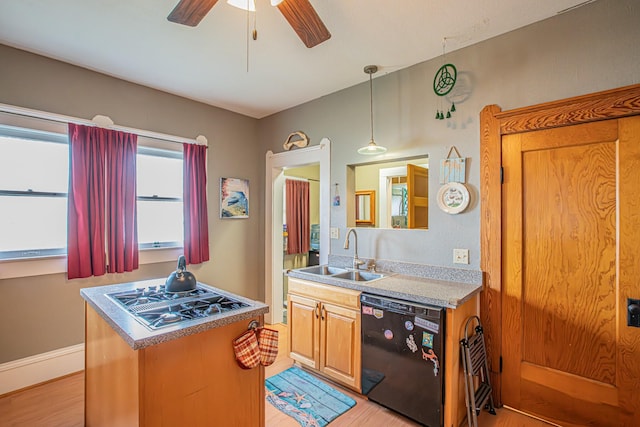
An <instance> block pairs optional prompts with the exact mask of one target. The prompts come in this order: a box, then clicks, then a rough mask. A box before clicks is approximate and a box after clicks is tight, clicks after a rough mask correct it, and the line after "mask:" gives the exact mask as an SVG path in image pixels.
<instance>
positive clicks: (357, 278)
mask: <svg viewBox="0 0 640 427" xmlns="http://www.w3.org/2000/svg"><path fill="white" fill-rule="evenodd" d="M332 277H334V278H336V279H346V280H351V281H354V282H369V281H371V280H376V279H381V278H383V277H384V274H380V273H372V272H369V271H345V272H344V273H340V274H334V275H333V276H332Z"/></svg>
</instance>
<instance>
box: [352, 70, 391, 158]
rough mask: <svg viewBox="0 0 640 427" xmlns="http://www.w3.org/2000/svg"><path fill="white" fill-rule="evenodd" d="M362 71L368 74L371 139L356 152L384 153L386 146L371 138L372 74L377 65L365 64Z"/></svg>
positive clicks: (375, 71) (365, 153) (368, 153)
mask: <svg viewBox="0 0 640 427" xmlns="http://www.w3.org/2000/svg"><path fill="white" fill-rule="evenodd" d="M364 72H365V73H367V74H369V106H370V110H369V111H370V113H371V141H369V144H367V145H365V146H364V147H361V148H358V154H364V155H368V156H372V155H375V154H382V153H386V152H387V149H386V147H383V146H382V145H378V144H376V141H375V140H374V139H373V74H374V73H377V72H378V66H377V65H367V66H366V67H364Z"/></svg>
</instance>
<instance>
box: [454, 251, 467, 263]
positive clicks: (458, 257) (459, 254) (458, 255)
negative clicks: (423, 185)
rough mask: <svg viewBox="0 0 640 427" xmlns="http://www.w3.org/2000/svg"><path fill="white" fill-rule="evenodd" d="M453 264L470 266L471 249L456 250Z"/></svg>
mask: <svg viewBox="0 0 640 427" xmlns="http://www.w3.org/2000/svg"><path fill="white" fill-rule="evenodd" d="M453 263H454V264H469V249H454V250H453Z"/></svg>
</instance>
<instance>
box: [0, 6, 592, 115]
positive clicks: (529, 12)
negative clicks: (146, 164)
mask: <svg viewBox="0 0 640 427" xmlns="http://www.w3.org/2000/svg"><path fill="white" fill-rule="evenodd" d="M256 2H257V19H256V28H257V30H258V40H257V41H253V40H249V41H248V47H247V36H246V35H247V13H246V12H245V11H242V10H240V9H237V8H235V7H232V6H230V5H228V4H227V3H226V0H219V1H218V3H217V4H216V5H215V6H214V8H213V9H212V10H211V11H210V12H209V14H208V15H207V16H206V17H205V18H204V19H203V20H202V22H200V24H199V25H198V26H197V27H195V28H192V27H187V26H183V25H178V24H174V23H171V22H169V21H167V19H166V17H167V15H168V14H169V12H171V10H172V9H173V7H174V6H175V5H176V4H177V3H178V0H56V1H52V0H0V43H2V44H6V45H9V46H13V47H17V48H20V49H24V50H27V51H30V52H35V53H38V54H41V55H44V56H48V57H51V58H55V59H59V60H61V61H65V62H68V63H71V64H75V65H79V66H81V67H85V68H88V69H91V70H95V71H99V72H102V73H105V74H108V75H111V76H115V77H118V78H121V79H125V80H129V81H132V82H135V83H139V84H142V85H145V86H149V87H152V88H156V89H159V90H162V91H165V92H169V93H173V94H176V95H180V96H183V97H186V98H190V99H193V100H197V101H201V102H203V103H206V104H210V105H214V106H218V107H222V108H225V109H228V110H231V111H235V112H238V113H242V114H245V115H248V116H251V117H255V118H262V117H265V116H267V115H270V114H273V113H276V112H278V111H282V110H285V109H287V108H290V107H293V106H296V105H299V104H302V103H304V102H307V101H310V100H313V99H316V98H319V97H322V96H324V95H327V94H329V93H332V92H335V91H338V90H341V89H344V88H347V87H350V86H353V85H355V84H358V83H361V82H363V81H365V80H367V79H368V75H367V74H365V73H364V71H363V69H364V67H365V66H366V65H369V64H376V65H378V66H379V67H380V71H379V72H378V75H381V74H384V73H388V72H392V71H396V70H399V69H401V68H405V67H409V66H411V65H414V64H416V63H419V62H422V61H425V60H428V59H431V58H434V57H436V56H439V55H441V54H442V48H443V38H446V51H447V52H450V51H453V50H457V49H459V48H462V47H465V46H468V45H471V44H474V43H477V42H479V41H481V40H485V39H488V38H490V37H494V36H497V35H499V34H503V33H505V32H508V31H511V30H514V29H516V28H519V27H522V26H525V25H528V24H531V23H533V22H536V21H539V20H542V19H545V18H548V17H551V16H554V15H556V14H557V13H558V12H560V11H563V10H565V9H568V8H571V7H573V6H575V5H578V4H582V3H586V2H585V1H584V0H439V1H435V0H311V3H312V4H313V6H314V8H315V9H316V11H317V12H318V15H320V17H321V19H322V20H323V21H324V23H325V25H326V26H327V28H328V29H329V31H330V32H331V34H332V37H331V39H329V40H328V41H326V42H324V43H322V44H320V45H318V46H316V47H314V48H312V49H307V48H306V47H305V46H304V44H303V43H302V42H301V41H300V39H299V38H298V37H297V35H296V34H295V33H294V31H293V30H292V29H291V27H290V26H289V24H288V23H287V21H286V20H285V19H284V17H283V16H282V15H281V14H280V12H279V11H278V9H277V8H274V7H272V6H270V3H269V0H257V1H256ZM587 2H589V1H587ZM250 21H251V26H253V17H251V18H250ZM0 62H1V61H0ZM247 68H248V70H247Z"/></svg>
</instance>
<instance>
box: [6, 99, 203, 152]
mask: <svg viewBox="0 0 640 427" xmlns="http://www.w3.org/2000/svg"><path fill="white" fill-rule="evenodd" d="M0 112H4V113H11V114H17V115H20V116H27V117H34V118H37V119H45V120H51V121H55V122H61V123H75V124H78V125H84V126H99V127H103V128H108V129H113V130H118V131H122V132H128V133H135V134H136V135H139V136H144V137H147V138H153V139H159V140H161V141H168V142H175V143H179V144H183V143H186V144H197V145H205V146H208V145H209V144H208V141H207V138H206V137H205V136H203V135H198V136H197V137H196V138H195V139H193V138H184V137H181V136H175V135H169V134H166V133H160V132H154V131H150V130H144V129H136V128H131V127H127V126H119V125H115V124H114V123H113V120H111V118H110V117H108V116H102V115H96V116H95V117H94V118H93V120H86V119H80V118H78V117H72V116H65V115H62V114H56V113H49V112H46V111H39V110H33V109H30V108H24V107H16V106H14V105H9V104H2V103H0Z"/></svg>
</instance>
